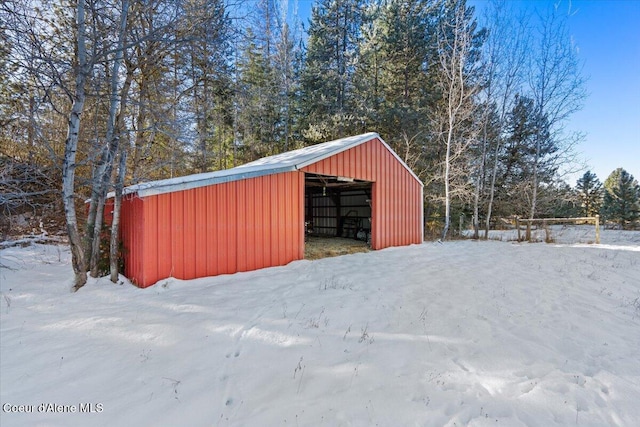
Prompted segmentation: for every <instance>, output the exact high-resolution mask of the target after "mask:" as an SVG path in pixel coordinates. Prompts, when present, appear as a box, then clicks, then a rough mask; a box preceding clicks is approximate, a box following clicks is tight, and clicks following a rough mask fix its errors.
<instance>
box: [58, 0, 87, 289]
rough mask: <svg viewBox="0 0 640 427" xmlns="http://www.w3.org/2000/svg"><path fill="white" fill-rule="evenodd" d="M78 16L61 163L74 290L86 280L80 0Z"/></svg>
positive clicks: (84, 63) (84, 74)
mask: <svg viewBox="0 0 640 427" xmlns="http://www.w3.org/2000/svg"><path fill="white" fill-rule="evenodd" d="M76 19H77V28H76V31H77V34H76V37H77V39H76V42H77V44H78V45H77V51H76V55H77V56H76V58H77V64H76V81H75V93H74V95H73V105H72V107H71V112H70V113H69V123H68V130H67V139H66V141H65V151H64V162H63V165H62V201H63V204H64V213H65V220H66V223H67V234H68V235H69V246H70V247H71V264H72V266H73V272H74V274H75V280H74V285H73V290H74V291H77V290H78V289H80V288H81V287H83V286H84V285H85V283H87V262H86V258H85V252H84V249H83V242H82V238H81V236H80V232H79V231H78V220H77V216H76V206H75V171H76V153H77V150H78V137H79V133H80V119H81V116H82V110H83V109H84V102H85V91H84V86H85V83H86V80H87V76H88V75H89V72H90V69H91V66H90V64H88V63H87V51H86V46H85V15H84V2H82V1H79V2H78V6H77V9H76Z"/></svg>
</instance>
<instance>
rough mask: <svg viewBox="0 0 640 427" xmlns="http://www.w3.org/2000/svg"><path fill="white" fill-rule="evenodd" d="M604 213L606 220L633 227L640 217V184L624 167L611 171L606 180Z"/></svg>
mask: <svg viewBox="0 0 640 427" xmlns="http://www.w3.org/2000/svg"><path fill="white" fill-rule="evenodd" d="M604 188H605V192H604V204H603V207H602V213H603V215H604V217H605V218H606V220H608V221H615V222H617V223H618V224H620V226H621V227H622V228H631V227H633V226H634V225H635V223H636V222H637V220H638V218H639V217H640V184H638V181H637V180H636V179H635V178H634V177H633V175H631V174H630V173H628V172H627V171H626V170H624V169H623V168H618V169H616V170H614V171H613V172H611V175H609V177H608V178H607V179H606V181H605V182H604Z"/></svg>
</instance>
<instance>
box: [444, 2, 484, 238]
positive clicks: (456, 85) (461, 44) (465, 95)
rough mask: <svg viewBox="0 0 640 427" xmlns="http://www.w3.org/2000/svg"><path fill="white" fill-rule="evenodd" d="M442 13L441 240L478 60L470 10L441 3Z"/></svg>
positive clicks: (469, 130) (466, 136)
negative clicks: (442, 202)
mask: <svg viewBox="0 0 640 427" xmlns="http://www.w3.org/2000/svg"><path fill="white" fill-rule="evenodd" d="M443 5H444V6H445V12H444V13H445V14H450V18H449V19H443V20H442V22H441V26H440V28H439V31H438V60H439V64H438V66H439V73H438V81H437V87H438V89H439V91H440V93H441V94H442V104H443V111H442V114H443V115H442V119H441V121H440V122H441V123H442V124H443V125H444V126H443V127H442V128H441V129H442V131H441V135H440V138H441V141H442V143H443V144H444V146H445V156H444V165H443V182H444V205H445V214H444V221H445V223H444V229H443V231H442V239H443V240H444V239H445V238H446V237H447V233H448V231H449V227H450V221H451V200H452V185H451V184H452V176H453V175H452V171H453V163H454V161H455V160H456V159H458V158H461V157H462V156H463V155H464V154H465V153H466V151H467V149H468V147H469V145H470V144H471V143H472V142H473V139H474V138H475V137H476V135H475V132H476V129H474V126H473V125H471V126H466V128H465V132H462V127H463V126H462V124H463V123H466V124H467V125H469V124H470V119H471V118H472V116H473V114H474V111H475V109H476V105H475V99H474V98H475V96H476V95H477V93H478V89H479V86H478V82H477V81H474V77H473V76H477V72H478V67H479V63H478V58H477V55H476V53H477V49H476V46H474V43H475V42H476V32H475V21H474V20H473V17H472V14H473V9H468V8H467V7H466V2H465V1H460V0H458V1H452V2H448V1H446V2H444V3H443Z"/></svg>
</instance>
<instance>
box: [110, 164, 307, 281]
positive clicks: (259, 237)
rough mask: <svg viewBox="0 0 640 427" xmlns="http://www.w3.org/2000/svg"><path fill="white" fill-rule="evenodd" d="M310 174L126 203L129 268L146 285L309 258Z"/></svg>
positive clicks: (124, 234)
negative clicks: (307, 183)
mask: <svg viewBox="0 0 640 427" xmlns="http://www.w3.org/2000/svg"><path fill="white" fill-rule="evenodd" d="M303 197H304V174H303V173H301V172H297V171H296V172H288V173H282V174H275V175H271V176H263V177H258V178H251V179H246V180H240V181H234V182H229V183H223V184H217V185H212V186H208V187H202V188H196V189H192V190H184V191H177V192H173V193H166V194H160V195H155V196H149V197H145V198H144V199H140V198H138V197H130V199H129V200H126V201H125V203H124V204H123V227H122V240H123V243H124V245H125V248H126V251H125V273H126V275H127V277H129V278H131V279H132V280H133V281H134V282H135V283H136V284H138V285H139V286H141V287H146V286H150V285H152V284H154V283H155V282H157V281H158V280H161V279H163V278H166V277H169V276H173V277H176V278H179V279H192V278H195V277H202V276H209V275H211V276H213V275H217V274H229V273H235V272H238V271H246V270H251V269H256V268H261V267H267V266H274V265H284V264H286V263H289V262H291V261H293V260H297V259H302V258H303V256H304V208H303Z"/></svg>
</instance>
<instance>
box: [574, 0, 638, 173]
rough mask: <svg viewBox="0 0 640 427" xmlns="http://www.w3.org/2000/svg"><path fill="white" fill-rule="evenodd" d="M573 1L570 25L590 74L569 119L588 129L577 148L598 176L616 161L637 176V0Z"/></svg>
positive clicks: (617, 164) (586, 70)
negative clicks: (579, 107)
mask: <svg viewBox="0 0 640 427" xmlns="http://www.w3.org/2000/svg"><path fill="white" fill-rule="evenodd" d="M572 7H573V9H574V10H575V11H576V12H575V14H574V15H572V16H571V17H570V19H569V26H570V29H571V32H572V34H573V36H574V38H575V41H576V43H577V45H578V47H579V56H580V58H581V59H582V60H583V61H584V73H585V75H586V76H588V77H589V81H588V82H587V89H588V91H589V97H588V98H587V100H586V101H585V105H584V108H583V110H582V111H580V112H578V113H576V114H575V116H574V118H573V120H572V121H571V127H572V128H573V129H575V130H580V131H583V132H586V134H587V136H586V139H585V141H584V142H583V143H582V144H581V146H580V151H582V153H583V155H584V157H585V159H586V160H587V163H588V165H589V166H590V168H591V171H592V172H594V173H595V174H596V175H598V177H599V178H600V181H602V182H604V180H605V179H606V178H607V176H609V174H610V173H611V172H612V171H613V170H614V169H615V168H617V167H622V168H624V169H626V170H627V172H629V173H631V174H632V175H633V176H634V177H635V178H636V179H638V180H640V1H638V0H573V4H572ZM571 184H572V185H573V184H575V182H572V183H571Z"/></svg>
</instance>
